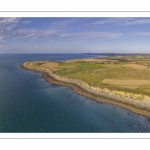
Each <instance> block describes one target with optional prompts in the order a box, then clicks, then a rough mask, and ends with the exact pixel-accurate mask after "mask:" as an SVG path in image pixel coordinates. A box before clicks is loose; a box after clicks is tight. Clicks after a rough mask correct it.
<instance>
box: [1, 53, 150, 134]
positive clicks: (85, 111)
mask: <svg viewBox="0 0 150 150" xmlns="http://www.w3.org/2000/svg"><path fill="white" fill-rule="evenodd" d="M86 57H91V56H90V55H84V54H1V55H0V132H1V133H5V132H9V133H12V132H13V133H18V132H21V133H41V132H42V133H60V132H61V133H62V132H63V133H68V132H71V133H74V132H75V133H82V132H88V133H92V132H96V133H105V132H108V133H110V132H114V133H118V132H120V133H123V132H126V133H135V132H145V133H148V132H150V118H147V117H144V116H140V115H137V114H135V113H132V112H130V111H128V110H126V109H123V108H120V107H117V106H114V105H110V104H104V103H97V102H95V101H92V100H91V99H88V98H86V97H83V96H80V95H78V94H76V93H75V92H73V91H72V90H71V89H70V88H69V87H66V86H57V85H54V84H51V83H48V82H46V81H45V80H44V79H43V78H42V77H41V74H39V73H34V72H30V71H26V70H22V69H21V68H20V67H19V65H20V64H22V63H24V62H25V61H36V60H53V61H63V60H68V59H72V58H86Z"/></svg>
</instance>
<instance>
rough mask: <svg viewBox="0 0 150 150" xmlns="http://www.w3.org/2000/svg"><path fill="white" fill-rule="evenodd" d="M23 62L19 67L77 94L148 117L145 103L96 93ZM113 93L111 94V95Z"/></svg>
mask: <svg viewBox="0 0 150 150" xmlns="http://www.w3.org/2000/svg"><path fill="white" fill-rule="evenodd" d="M24 64H25V63H24ZM24 64H22V65H20V67H21V68H22V69H24V70H29V71H34V72H36V73H41V74H42V77H43V78H44V79H45V80H46V81H47V82H50V83H52V84H57V85H63V86H69V87H70V88H71V89H72V90H73V91H75V92H76V93H78V94H79V95H82V96H85V97H87V98H90V99H92V100H94V101H96V102H102V103H108V104H113V105H117V106H119V107H122V108H125V109H128V110H130V111H132V112H134V113H136V114H139V115H144V116H146V117H150V106H146V105H139V104H136V103H133V102H130V101H129V100H127V99H123V98H120V97H116V96H114V95H113V93H111V94H108V93H107V92H106V93H102V92H101V93H100V94H99V95H98V94H96V93H95V92H94V91H93V92H92V91H91V89H88V88H86V86H84V85H82V83H80V84H81V85H80V84H77V82H72V81H73V80H72V79H70V80H69V81H70V82H68V81H66V79H64V78H61V77H59V76H57V75H55V74H53V73H52V72H51V71H50V70H48V69H45V68H32V69H31V68H29V67H27V66H25V65H24ZM112 95H113V96H112ZM145 106H146V107H145Z"/></svg>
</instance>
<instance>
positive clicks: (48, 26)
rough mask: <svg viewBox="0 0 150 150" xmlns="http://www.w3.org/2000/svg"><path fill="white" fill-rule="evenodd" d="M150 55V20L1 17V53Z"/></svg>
mask: <svg viewBox="0 0 150 150" xmlns="http://www.w3.org/2000/svg"><path fill="white" fill-rule="evenodd" d="M84 52H89V53H90V52H91V53H92V52H93V53H150V18H125V17H124V18H113V17H111V18H0V53H84Z"/></svg>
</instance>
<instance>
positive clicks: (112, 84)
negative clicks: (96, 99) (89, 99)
mask: <svg viewBox="0 0 150 150" xmlns="http://www.w3.org/2000/svg"><path fill="white" fill-rule="evenodd" d="M27 63H28V62H27ZM29 64H30V68H36V67H38V66H40V67H42V68H48V69H50V70H51V71H52V72H53V73H54V74H56V75H59V76H65V77H68V78H72V79H80V80H82V81H85V82H86V83H88V84H89V85H90V86H95V87H100V88H107V89H110V90H118V91H124V92H132V93H137V94H146V95H150V56H126V57H125V56H124V57H123V56H122V57H121V56H118V57H105V58H89V59H76V60H69V61H65V62H61V63H58V62H51V61H40V62H34V63H29Z"/></svg>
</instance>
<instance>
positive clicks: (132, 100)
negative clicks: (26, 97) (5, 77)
mask: <svg viewBox="0 0 150 150" xmlns="http://www.w3.org/2000/svg"><path fill="white" fill-rule="evenodd" d="M37 63H39V62H25V63H24V64H23V67H25V68H27V69H31V70H34V71H40V72H46V73H48V75H49V76H50V77H52V78H54V79H55V80H57V81H60V82H65V83H69V84H74V85H76V86H78V87H80V88H81V89H83V90H84V91H86V92H88V93H91V94H94V95H95V96H100V97H105V98H109V99H111V100H112V101H113V100H115V101H118V102H121V103H126V104H128V105H132V106H135V107H138V108H140V109H146V110H147V111H150V97H149V96H146V95H142V94H134V93H129V92H124V91H116V90H109V89H106V88H103V89H101V88H99V87H93V86H90V85H88V84H87V83H85V82H83V81H81V80H78V79H70V78H68V77H60V76H58V75H56V74H53V73H52V71H51V70H50V69H49V68H45V67H41V66H39V65H36V64H37Z"/></svg>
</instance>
